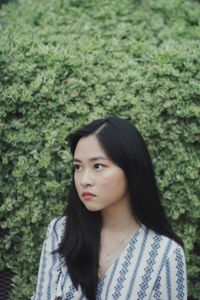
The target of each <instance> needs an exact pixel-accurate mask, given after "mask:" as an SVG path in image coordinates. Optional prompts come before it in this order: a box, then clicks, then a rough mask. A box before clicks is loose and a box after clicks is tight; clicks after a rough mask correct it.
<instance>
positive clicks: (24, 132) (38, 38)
mask: <svg viewBox="0 0 200 300" xmlns="http://www.w3.org/2000/svg"><path fill="white" fill-rule="evenodd" d="M0 31H1V34H0V132H1V138H0V152H1V159H0V173H1V175H0V176H1V177H0V227H1V230H2V231H3V232H4V233H5V234H4V235H3V236H2V238H1V243H0V253H1V254H0V270H5V269H11V270H12V271H13V272H14V276H13V278H12V281H13V289H12V294H11V296H10V299H15V300H25V299H30V297H31V295H32V294H33V293H34V290H35V285H36V279H37V271H38V264H39V256H40V251H41V247H42V241H43V238H44V235H45V231H46V228H47V225H48V223H49V222H50V221H51V220H52V219H53V218H54V217H57V216H59V215H62V214H63V211H64V209H65V207H66V205H67V202H66V194H67V190H68V187H69V183H70V176H71V157H70V153H69V149H68V145H67V143H66V137H67V135H68V134H69V133H70V132H71V131H73V130H74V129H76V128H78V127H79V126H80V125H83V124H85V123H87V122H90V121H92V120H94V119H96V118H100V117H103V116H105V115H108V114H115V115H118V116H120V117H123V118H126V119H128V120H130V121H131V122H133V123H134V124H135V125H136V126H137V127H138V129H139V130H140V131H141V133H142V134H143V136H144V138H145V140H146V142H147V144H148V148H149V151H150V153H151V156H152V160H153V164H154V167H155V172H156V177H157V181H158V185H159V187H160V190H161V192H162V195H163V204H164V206H165V208H166V212H167V215H168V216H169V218H170V220H171V222H172V224H173V226H174V228H175V230H176V231H177V233H178V234H179V235H180V236H181V237H182V239H183V240H184V243H185V253H186V259H187V274H188V290H189V299H200V284H199V276H200V250H199V245H200V238H199V229H200V201H199V186H200V182H199V166H200V161H199V157H200V156H199V154H200V153H199V152H200V151H199V144H200V132H199V123H200V121H199V116H200V108H199V100H200V2H199V1H195V0H190V1H189V0H188V1H186V0H169V1H165V0H156V1H155V0H148V1H147V0H146V1H145V0H123V1H121V0H115V1H114V0H109V1H108V0H99V1H92V0H68V1H65V0H34V1H31V0H19V1H17V2H15V1H11V2H9V3H7V4H4V5H2V7H1V9H0Z"/></svg>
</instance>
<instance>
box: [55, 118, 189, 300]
mask: <svg viewBox="0 0 200 300" xmlns="http://www.w3.org/2000/svg"><path fill="white" fill-rule="evenodd" d="M89 135H95V136H96V137H97V139H98V142H99V143H100V145H101V146H102V148H103V150H104V151H105V153H106V154H107V156H108V157H109V158H110V159H111V160H112V161H113V162H114V163H115V164H116V165H118V166H119V167H120V168H121V169H122V170H123V171H124V174H125V176H126V180H127V187H128V191H129V195H130V206H131V211H132V215H133V217H134V218H135V219H137V220H138V221H139V222H140V223H142V224H144V225H146V226H147V227H149V228H150V229H152V230H153V231H155V232H156V233H158V234H162V235H165V236H167V237H169V238H170V239H173V240H174V241H176V242H177V243H178V244H180V245H181V246H183V243H182V241H181V239H180V238H179V237H178V236H177V235H176V233H175V232H174V231H173V229H172V227H171V225H170V223H169V221H168V219H167V217H166V214H165V212H164V209H163V207H162V205H161V201H160V194H159V190H158V187H157V184H156V180H155V175H154V171H153V166H152V162H151V158H150V155H149V152H148V150H147V146H146V144H145V142H144V140H143V138H142V136H141V134H140V133H139V131H138V130H137V128H136V127H135V126H134V125H133V124H132V123H131V122H129V121H126V120H125V119H122V118H119V117H117V116H108V117H105V118H102V119H98V120H95V121H93V122H92V123H90V124H88V125H86V126H84V127H82V128H80V129H78V130H77V131H76V132H75V133H72V134H70V135H69V136H68V143H69V146H70V149H71V153H72V156H74V152H75V149H76V145H77V143H78V141H79V140H80V139H81V138H83V137H87V136H89ZM66 215H67V222H66V228H65V233H64V238H63V241H62V243H61V245H60V247H59V249H58V252H59V253H60V254H61V255H62V256H63V257H64V259H65V262H66V265H67V268H68V272H69V275H70V278H71V280H72V282H73V284H74V286H75V287H76V288H77V287H78V286H79V285H80V286H81V288H82V291H83V294H84V295H85V296H86V298H87V299H88V300H95V299H96V291H97V285H98V267H99V248H100V233H101V228H102V218H101V213H100V212H99V211H97V212H91V211H89V210H87V209H86V207H85V206H84V204H83V203H82V202H81V201H80V199H79V196H78V193H77V191H76V188H75V183H74V171H72V182H71V186H70V188H69V193H68V205H67V209H66Z"/></svg>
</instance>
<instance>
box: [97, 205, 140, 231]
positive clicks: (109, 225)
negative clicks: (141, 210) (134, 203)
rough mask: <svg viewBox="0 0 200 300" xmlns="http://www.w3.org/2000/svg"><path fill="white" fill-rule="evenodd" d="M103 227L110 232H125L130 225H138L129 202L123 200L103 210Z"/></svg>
mask: <svg viewBox="0 0 200 300" xmlns="http://www.w3.org/2000/svg"><path fill="white" fill-rule="evenodd" d="M102 221H103V226H102V229H103V230H104V231H108V232H113V233H114V232H125V231H126V230H129V229H130V227H132V228H134V226H135V227H138V224H137V222H136V220H135V219H134V217H133V215H132V213H131V209H130V206H129V203H128V202H122V203H120V202H119V204H118V205H115V206H114V207H107V208H106V209H105V210H104V211H102Z"/></svg>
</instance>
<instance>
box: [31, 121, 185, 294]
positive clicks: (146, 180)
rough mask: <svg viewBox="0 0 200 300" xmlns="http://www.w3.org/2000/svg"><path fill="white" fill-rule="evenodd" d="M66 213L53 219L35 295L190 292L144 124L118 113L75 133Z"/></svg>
mask: <svg viewBox="0 0 200 300" xmlns="http://www.w3.org/2000/svg"><path fill="white" fill-rule="evenodd" d="M68 141H69V145H70V149H71V153H72V156H73V172H72V173H73V174H72V182H71V187H70V189H69V194H68V204H67V210H66V214H65V216H63V217H58V218H55V219H53V220H52V221H51V223H50V224H49V226H48V230H47V234H46V238H45V240H44V244H43V248H42V254H41V258H40V266H39V274H38V282H37V289H36V292H35V294H34V296H33V297H32V300H47V299H49V300H55V299H57V300H58V299H62V300H69V299H77V300H81V299H82V300H84V299H88V300H95V299H98V300H100V299H101V300H107V299H108V300H111V299H114V300H116V299H121V300H137V299H138V300H142V299H146V300H147V299H151V300H152V299H161V300H170V299H171V300H175V299H179V300H185V299H187V285H186V267H185V256H184V252H183V248H182V246H183V244H182V241H181V239H180V238H179V237H178V236H177V235H176V233H175V232H174V231H173V229H172V228H171V226H170V224H169V221H168V220H167V217H166V215H165V212H164V210H163V207H162V206H161V202H160V196H159V191H158V188H157V185H156V181H155V177H154V172H153V168H152V163H151V159H150V156H149V153H148V150H147V147H146V144H145V142H144V140H143V138H142V136H141V135H140V133H139V132H138V130H137V129H136V128H135V127H134V126H133V125H132V124H131V123H129V122H128V121H126V120H124V119H121V118H119V117H116V116H109V117H106V118H104V119H99V120H96V121H93V122H92V123H91V124H88V125H86V126H84V127H82V128H80V129H79V130H77V131H76V132H75V133H73V134H71V135H69V138H68Z"/></svg>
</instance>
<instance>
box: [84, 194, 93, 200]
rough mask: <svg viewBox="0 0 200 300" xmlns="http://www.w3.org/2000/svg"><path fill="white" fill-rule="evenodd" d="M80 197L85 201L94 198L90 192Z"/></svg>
mask: <svg viewBox="0 0 200 300" xmlns="http://www.w3.org/2000/svg"><path fill="white" fill-rule="evenodd" d="M82 197H83V198H84V199H86V200H89V199H92V198H93V197H95V195H93V194H92V193H90V192H85V193H83V194H82Z"/></svg>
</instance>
